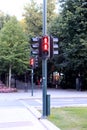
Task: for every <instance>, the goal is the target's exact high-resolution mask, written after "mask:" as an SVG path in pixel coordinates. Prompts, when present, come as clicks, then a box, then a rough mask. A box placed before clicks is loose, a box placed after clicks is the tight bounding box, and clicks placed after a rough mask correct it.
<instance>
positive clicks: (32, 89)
mask: <svg viewBox="0 0 87 130" xmlns="http://www.w3.org/2000/svg"><path fill="white" fill-rule="evenodd" d="M31 86H32V88H31V96H33V89H34V88H33V68H32V69H31Z"/></svg>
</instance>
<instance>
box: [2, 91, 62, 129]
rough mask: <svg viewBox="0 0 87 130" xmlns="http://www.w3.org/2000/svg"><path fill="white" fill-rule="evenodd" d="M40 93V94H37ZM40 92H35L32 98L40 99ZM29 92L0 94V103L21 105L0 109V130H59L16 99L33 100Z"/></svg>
mask: <svg viewBox="0 0 87 130" xmlns="http://www.w3.org/2000/svg"><path fill="white" fill-rule="evenodd" d="M38 92H40V94H39V93H38ZM41 93H42V92H41V90H39V91H37V90H35V92H34V94H35V95H34V96H35V97H36V96H37V95H38V94H39V95H38V97H39V98H41V97H40V96H41V95H42V94H41ZM30 94H31V92H30V91H29V92H24V91H23V90H22V91H19V92H17V93H0V102H1V103H2V102H4V103H9V102H10V103H11V102H13V103H15V101H16V103H17V102H19V103H20V104H22V105H19V106H18V103H17V106H15V105H13V106H12V104H11V105H7V106H2V105H1V107H0V130H60V129H59V128H57V127H56V126H55V125H53V124H52V123H51V122H50V121H48V120H47V119H45V118H42V117H41V114H40V112H38V111H37V110H36V109H35V108H34V107H32V106H28V104H25V102H23V100H22V101H20V100H18V99H21V98H22V99H25V98H33V97H32V96H31V95H30Z"/></svg>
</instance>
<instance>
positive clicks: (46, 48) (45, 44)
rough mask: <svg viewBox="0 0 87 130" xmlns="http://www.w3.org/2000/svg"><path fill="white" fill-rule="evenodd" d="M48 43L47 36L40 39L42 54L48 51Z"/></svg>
mask: <svg viewBox="0 0 87 130" xmlns="http://www.w3.org/2000/svg"><path fill="white" fill-rule="evenodd" d="M48 42H49V41H48V36H45V37H43V38H42V50H43V52H46V51H48V49H49V43H48Z"/></svg>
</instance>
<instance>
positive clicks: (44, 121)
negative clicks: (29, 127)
mask: <svg viewBox="0 0 87 130" xmlns="http://www.w3.org/2000/svg"><path fill="white" fill-rule="evenodd" d="M21 103H22V104H23V105H24V106H25V107H26V108H27V109H28V110H29V111H30V112H31V113H32V114H33V115H34V117H35V118H37V120H38V121H39V122H40V123H41V124H42V125H43V126H44V128H46V129H47V130H60V128H58V127H57V126H55V125H54V124H53V123H51V122H50V121H48V120H47V119H46V118H42V115H41V113H40V112H39V111H37V110H36V109H35V108H34V107H33V106H29V105H27V104H26V103H25V102H23V101H21Z"/></svg>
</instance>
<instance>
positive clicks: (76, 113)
mask: <svg viewBox="0 0 87 130" xmlns="http://www.w3.org/2000/svg"><path fill="white" fill-rule="evenodd" d="M48 119H49V120H50V121H51V122H53V123H54V124H55V125H56V126H58V127H59V128H60V129H61V130H87V107H65V108H53V109H51V114H50V116H49V117H48Z"/></svg>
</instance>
